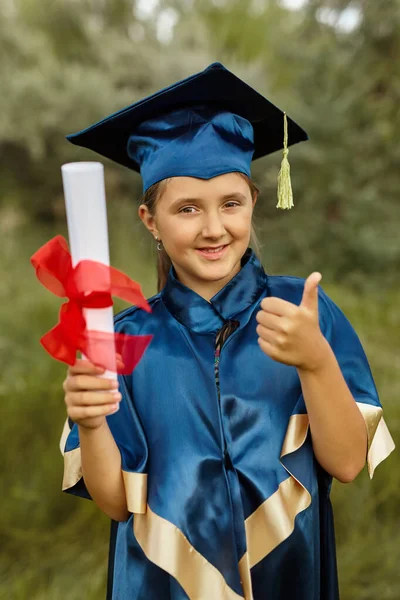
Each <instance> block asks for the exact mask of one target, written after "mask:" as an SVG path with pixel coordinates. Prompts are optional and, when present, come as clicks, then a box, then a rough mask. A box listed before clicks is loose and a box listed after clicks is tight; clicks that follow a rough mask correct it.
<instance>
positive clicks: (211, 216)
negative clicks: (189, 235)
mask: <svg viewBox="0 0 400 600" xmlns="http://www.w3.org/2000/svg"><path fill="white" fill-rule="evenodd" d="M225 233H226V230H225V226H224V223H223V218H222V215H220V214H219V212H214V211H213V212H210V213H208V214H207V215H206V216H205V220H204V224H203V236H204V237H208V238H214V239H219V238H221V237H222V236H223V235H224V234H225Z"/></svg>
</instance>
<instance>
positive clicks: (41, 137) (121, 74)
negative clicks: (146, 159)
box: [0, 0, 209, 220]
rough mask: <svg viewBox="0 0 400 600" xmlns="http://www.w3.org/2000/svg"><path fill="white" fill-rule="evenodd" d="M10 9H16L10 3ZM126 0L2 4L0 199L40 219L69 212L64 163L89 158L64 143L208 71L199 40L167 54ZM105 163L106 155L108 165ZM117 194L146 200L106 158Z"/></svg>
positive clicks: (151, 24) (152, 27) (133, 180)
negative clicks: (196, 73)
mask: <svg viewBox="0 0 400 600" xmlns="http://www.w3.org/2000/svg"><path fill="white" fill-rule="evenodd" d="M10 6H11V5H10ZM134 8H135V6H134V3H132V2H130V1H129V0H108V1H104V2H94V1H91V0H86V1H79V2H77V1H76V0H43V2H41V3H39V4H38V3H37V2H35V1H34V0H16V2H15V4H13V9H12V10H11V9H10V7H9V6H8V4H5V5H3V4H2V5H1V6H0V73H1V89H2V94H1V96H0V155H1V160H0V181H1V188H0V191H1V199H0V201H1V202H2V203H3V204H4V203H12V204H14V205H17V206H19V207H21V208H22V209H23V210H26V211H27V212H28V214H31V215H33V216H34V217H36V218H39V219H41V220H52V219H54V218H55V217H57V216H60V214H63V210H64V208H63V200H62V196H61V178H60V166H61V164H63V163H64V162H68V161H70V160H84V159H89V160H93V159H94V158H93V153H92V152H88V151H85V150H79V149H77V148H76V147H75V148H74V147H73V146H72V145H70V144H69V143H67V142H66V141H65V138H64V136H65V134H67V133H70V132H73V131H77V130H79V129H80V128H83V127H86V126H87V125H88V124H91V123H93V122H95V121H96V120H97V119H100V118H102V117H104V116H105V115H107V114H109V113H111V112H114V111H116V110H118V109H120V108H122V107H124V106H126V105H128V104H130V103H132V102H134V101H136V100H138V99H140V98H142V97H143V96H146V95H147V94H150V93H152V92H153V91H155V90H156V89H159V87H161V86H163V85H168V84H169V83H170V82H171V81H174V80H175V79H179V78H180V77H184V76H185V75H187V72H188V70H190V69H191V68H193V67H194V68H199V69H201V68H203V66H204V65H205V64H207V62H209V57H208V56H207V52H206V50H204V48H203V46H202V42H203V40H204V38H202V40H201V42H200V40H199V39H198V38H197V39H196V37H194V38H193V40H191V43H190V44H188V43H187V40H185V39H184V37H183V38H182V40H181V42H182V46H179V43H176V42H175V43H174V44H172V45H171V48H170V52H169V53H168V54H167V53H165V51H164V45H163V44H162V43H160V41H159V40H158V39H157V36H156V16H157V13H156V11H157V8H155V14H154V15H153V18H152V19H149V20H140V19H138V18H137V17H136V14H135V10H134ZM102 160H103V159H102ZM104 162H106V163H107V166H108V169H109V173H108V177H107V183H108V186H109V188H111V190H110V191H111V194H112V195H113V196H114V197H115V196H118V195H120V194H125V195H127V194H129V195H136V196H138V195H139V194H140V181H139V178H138V177H135V176H132V175H131V174H130V173H129V172H127V170H126V169H122V168H119V167H118V166H116V165H114V164H112V163H111V162H109V161H104Z"/></svg>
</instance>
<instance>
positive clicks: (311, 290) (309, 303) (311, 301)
mask: <svg viewBox="0 0 400 600" xmlns="http://www.w3.org/2000/svg"><path fill="white" fill-rule="evenodd" d="M321 279H322V275H321V273H318V272H315V273H311V275H309V276H308V277H307V279H306V282H305V284H304V291H303V298H302V300H301V306H305V307H306V308H308V309H310V310H314V311H316V312H318V284H319V282H320V281H321Z"/></svg>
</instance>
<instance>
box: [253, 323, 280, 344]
mask: <svg viewBox="0 0 400 600" xmlns="http://www.w3.org/2000/svg"><path fill="white" fill-rule="evenodd" d="M256 331H257V334H258V336H259V337H260V338H261V339H262V340H264V341H266V342H268V343H270V344H272V345H273V346H275V345H276V332H275V331H272V329H268V328H267V327H263V325H257V328H256Z"/></svg>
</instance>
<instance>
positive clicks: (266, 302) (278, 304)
mask: <svg viewBox="0 0 400 600" xmlns="http://www.w3.org/2000/svg"><path fill="white" fill-rule="evenodd" d="M261 308H262V309H263V310H265V311H266V312H268V313H272V314H274V315H277V316H278V317H291V316H293V315H294V314H295V312H296V309H297V306H296V304H293V303H292V302H288V301H287V300H282V298H275V297H273V296H270V297H268V298H264V299H263V300H262V301H261Z"/></svg>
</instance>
